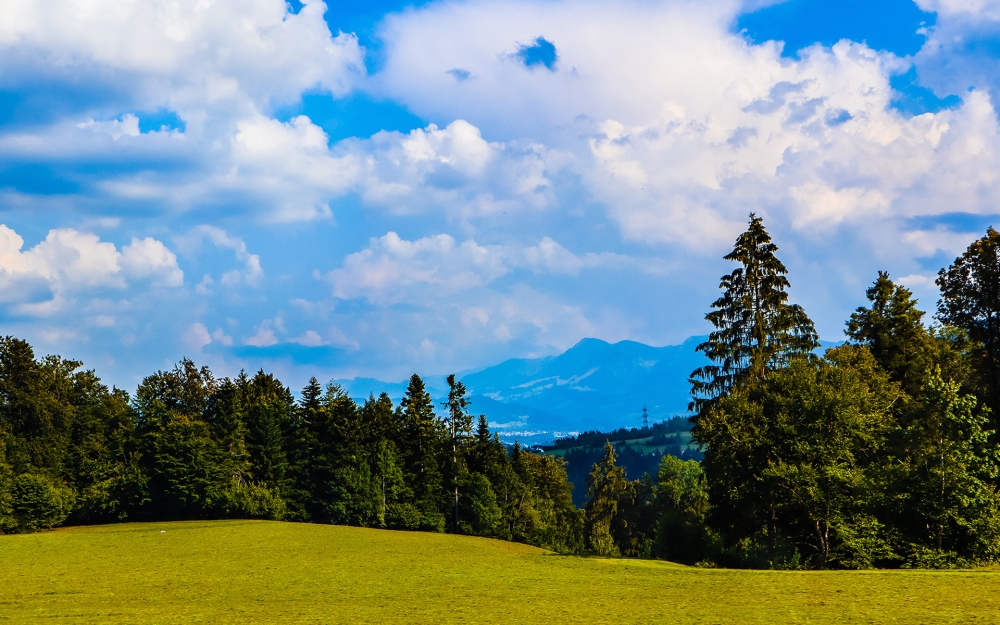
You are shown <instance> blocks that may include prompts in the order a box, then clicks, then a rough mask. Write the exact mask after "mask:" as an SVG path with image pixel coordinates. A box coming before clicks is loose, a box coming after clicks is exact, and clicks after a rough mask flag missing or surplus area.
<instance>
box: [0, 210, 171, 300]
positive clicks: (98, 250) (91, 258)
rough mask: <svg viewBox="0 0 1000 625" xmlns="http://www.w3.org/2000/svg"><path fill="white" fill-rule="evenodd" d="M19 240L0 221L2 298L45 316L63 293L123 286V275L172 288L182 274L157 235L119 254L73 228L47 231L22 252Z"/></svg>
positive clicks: (22, 241) (63, 297) (114, 249)
mask: <svg viewBox="0 0 1000 625" xmlns="http://www.w3.org/2000/svg"><path fill="white" fill-rule="evenodd" d="M23 246H24V239H23V238H22V237H21V236H20V235H18V234H17V233H16V232H14V231H13V230H12V229H10V228H9V227H7V226H5V225H2V224H0V283H2V285H3V288H4V291H5V294H4V298H3V299H4V301H7V302H12V303H13V302H17V303H19V304H20V310H21V311H22V312H26V313H29V314H50V313H52V312H54V311H55V310H57V309H59V308H60V307H61V306H63V305H64V304H65V303H66V301H67V299H66V298H67V297H68V296H72V295H74V294H81V293H85V292H87V291H95V290H100V289H115V290H121V289H124V288H126V286H127V284H126V281H125V278H126V277H128V278H130V279H133V280H145V279H149V280H150V281H151V282H152V283H153V284H163V285H166V286H177V285H180V284H181V283H182V282H183V278H184V274H183V272H181V270H180V268H179V267H178V266H177V259H176V257H175V256H174V255H173V253H172V252H171V251H170V250H168V249H167V248H166V247H165V246H164V245H163V243H161V242H160V241H157V240H156V239H152V238H146V239H143V240H141V241H140V240H138V239H133V240H132V243H131V244H130V245H126V246H124V247H123V248H122V251H121V252H119V251H118V250H117V248H116V247H115V245H114V244H113V243H108V242H102V241H101V240H100V238H99V237H98V236H97V235H95V234H89V233H82V232H78V231H76V230H74V229H72V228H60V229H55V230H50V231H49V233H48V235H47V236H46V237H45V240H43V241H41V242H40V243H38V244H37V245H35V246H34V247H32V248H30V249H28V250H26V251H23V252H22V251H21V248H22V247H23Z"/></svg>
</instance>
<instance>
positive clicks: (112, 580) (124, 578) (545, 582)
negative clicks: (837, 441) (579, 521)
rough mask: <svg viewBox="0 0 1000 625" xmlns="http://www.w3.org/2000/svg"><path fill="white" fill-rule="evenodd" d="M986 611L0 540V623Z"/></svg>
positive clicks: (461, 541) (330, 531)
mask: <svg viewBox="0 0 1000 625" xmlns="http://www.w3.org/2000/svg"><path fill="white" fill-rule="evenodd" d="M49 622H59V623H138V624H146V623H164V624H166V623H170V624H175V623H212V624H222V623H240V624H246V623H529V622H530V623H748V624H753V623H838V624H839V623H906V624H917V623H1000V571H995V570H977V571H947V572H941V571H934V572H931V571H862V572H846V571H836V572H778V571H732V570H707V569H695V568H687V567H682V566H678V565H674V564H669V563H666V562H653V561H636V560H617V559H600V558H578V557H564V556H557V555H553V554H549V553H546V552H544V551H542V550H540V549H535V548H533V547H527V546H524V545H517V544H513V543H506V542H501V541H492V540H485V539H477V538H468V537H461V536H446V535H437V534H423V533H404V532H391V531H381V530H368V529H358V528H349V527H336V526H324V525H308V524H293V523H274V522H263V521H215V522H188V523H148V524H147V523H137V524H127V525H112V526H100V527H81V528H69V529H62V530H57V531H54V532H48V533H42V534H31V535H19V536H3V537H0V623H49Z"/></svg>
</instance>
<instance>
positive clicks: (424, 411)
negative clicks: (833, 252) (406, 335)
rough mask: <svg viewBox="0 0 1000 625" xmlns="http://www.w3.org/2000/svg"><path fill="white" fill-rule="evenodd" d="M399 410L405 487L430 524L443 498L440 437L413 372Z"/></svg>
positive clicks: (421, 385)
mask: <svg viewBox="0 0 1000 625" xmlns="http://www.w3.org/2000/svg"><path fill="white" fill-rule="evenodd" d="M400 408H401V409H402V410H401V415H400V416H401V418H402V441H401V442H402V443H403V449H402V451H403V454H404V458H405V463H406V473H407V478H408V480H409V484H408V485H409V487H410V488H411V490H412V492H413V494H414V497H415V502H414V503H416V504H417V505H418V507H420V508H421V510H422V511H423V513H424V515H425V516H426V517H427V522H431V523H434V522H435V521H433V520H432V519H433V518H434V517H435V516H436V515H439V514H440V513H439V507H440V505H441V504H442V503H443V502H442V500H443V499H444V487H443V486H444V485H443V484H442V475H441V466H440V462H439V454H440V452H441V443H442V442H443V441H442V439H443V438H444V437H443V436H442V435H443V432H442V427H441V422H440V421H439V420H438V418H437V416H436V415H435V414H434V404H433V402H432V401H431V396H430V394H429V393H428V392H427V390H426V387H425V386H424V381H423V380H422V379H420V376H419V375H417V374H416V373H414V374H413V375H412V376H411V377H410V383H409V385H408V386H407V387H406V394H405V395H404V396H403V400H402V402H401V403H400ZM442 518H443V517H442Z"/></svg>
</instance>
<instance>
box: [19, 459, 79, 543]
mask: <svg viewBox="0 0 1000 625" xmlns="http://www.w3.org/2000/svg"><path fill="white" fill-rule="evenodd" d="M11 492H12V495H13V497H12V503H13V506H12V508H13V510H12V511H13V517H14V522H15V523H16V529H17V531H19V532H34V531H37V530H41V529H51V528H53V527H56V526H58V525H61V524H62V522H63V521H65V520H66V517H68V516H69V514H70V512H72V510H73V502H74V494H73V491H72V489H70V488H68V487H67V486H65V485H64V484H59V483H58V482H56V481H54V480H52V479H51V478H49V477H46V476H44V475H33V474H31V473H24V474H21V475H19V476H17V477H15V478H14V483H13V488H12V489H11Z"/></svg>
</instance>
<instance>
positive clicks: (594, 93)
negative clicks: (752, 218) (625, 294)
mask: <svg viewBox="0 0 1000 625" xmlns="http://www.w3.org/2000/svg"><path fill="white" fill-rule="evenodd" d="M952 4H954V5H955V6H958V5H957V4H955V3H950V4H949V6H951V5H952ZM976 6H979V5H976ZM983 6H985V5H983ZM738 9H739V5H738V4H737V3H726V2H720V3H691V2H683V1H682V2H671V3H643V2H626V3H617V4H616V5H615V7H614V8H613V9H612V8H610V7H609V5H607V4H606V3H600V2H565V1H564V2H559V1H557V2H547V3H535V2H520V1H490V2H474V3H437V4H433V5H429V6H427V7H424V8H422V9H419V10H416V11H409V12H406V13H402V14H397V15H394V16H391V17H390V18H389V19H388V20H387V21H386V23H385V26H384V31H383V35H384V37H385V38H386V66H385V70H384V71H383V72H382V73H381V74H380V75H379V76H378V77H377V80H378V81H379V82H378V84H379V86H380V88H381V89H382V91H383V92H384V93H386V94H390V95H392V96H394V97H397V98H399V99H400V100H402V101H403V102H405V103H406V104H407V105H409V106H410V107H412V108H413V109H414V110H416V111H417V112H418V113H420V114H423V115H425V116H428V117H432V118H445V119H447V118H458V119H468V120H469V121H470V122H471V123H473V124H475V125H476V126H477V127H479V128H481V129H483V133H484V134H485V135H487V136H493V137H499V138H503V139H504V140H505V141H507V140H508V138H514V137H523V136H530V137H532V138H533V139H534V140H535V141H541V143H542V144H543V145H544V146H545V147H543V148H541V150H542V152H543V153H545V152H551V153H559V154H572V155H573V156H572V157H568V158H567V159H566V160H565V161H564V162H565V165H564V167H568V168H569V169H570V170H571V171H573V172H574V173H575V174H577V175H578V176H579V177H580V180H581V182H582V183H583V187H584V188H585V189H586V193H587V194H591V195H592V196H593V197H595V198H596V199H597V200H599V201H600V203H601V204H602V205H603V206H604V207H605V209H606V211H607V214H608V215H609V216H610V217H611V218H612V219H614V220H615V222H616V223H617V224H618V225H619V227H620V229H621V233H622V234H623V235H624V237H626V238H627V239H633V240H640V241H646V242H650V243H670V244H681V245H683V246H685V247H688V248H694V249H697V250H702V251H710V252H711V253H714V252H715V251H717V250H718V249H721V248H722V247H723V246H725V245H726V244H727V243H728V242H729V241H731V240H732V238H733V236H735V234H736V233H737V232H738V231H739V230H740V229H741V228H742V224H743V221H744V218H745V215H746V213H747V212H749V211H750V210H757V211H758V212H766V213H767V214H769V215H770V216H771V217H772V218H774V217H779V218H780V219H781V220H782V222H784V223H790V224H792V225H793V227H795V228H800V229H810V230H813V231H815V230H817V229H819V230H823V229H827V230H828V229H831V228H841V227H855V226H856V225H857V224H859V223H860V222H861V221H867V220H871V219H872V218H876V219H878V218H884V219H893V218H898V217H910V216H915V215H932V214H937V213H939V212H941V210H942V208H941V207H942V206H946V205H947V206H949V209H950V210H960V211H965V212H972V213H987V212H992V211H993V210H994V207H995V206H996V205H997V201H998V200H1000V188H998V186H997V182H998V181H997V177H996V175H995V174H994V173H993V172H995V171H996V164H995V154H996V149H997V147H998V146H1000V132H998V131H997V128H996V114H995V110H994V107H993V105H992V103H991V102H990V100H989V98H987V97H985V94H983V93H980V92H973V93H966V91H965V89H964V87H963V89H962V91H961V93H963V94H964V98H965V102H964V104H963V105H962V106H961V107H960V108H959V109H957V110H943V111H940V112H938V113H936V114H925V115H921V116H917V117H912V118H909V117H907V116H905V115H903V114H901V113H899V112H898V111H896V110H894V109H893V108H891V106H890V104H891V102H892V100H893V98H894V97H895V95H894V93H893V91H892V89H891V87H890V84H889V77H890V75H891V74H893V73H896V72H900V71H905V70H906V68H907V63H906V62H905V61H903V60H900V59H898V58H896V57H894V56H893V55H891V54H888V53H877V52H875V51H873V50H871V49H869V48H867V47H866V46H864V45H863V44H857V43H852V42H849V41H841V42H840V43H838V44H837V45H835V46H833V47H832V48H822V47H819V46H815V47H813V48H810V49H808V50H806V51H804V52H802V53H801V55H800V56H801V58H800V59H799V60H790V59H787V58H782V57H781V56H780V50H779V48H778V47H777V45H776V44H773V43H764V44H762V45H749V44H748V43H747V42H746V41H745V40H744V39H743V38H742V37H741V36H740V35H736V34H732V33H731V32H730V30H729V29H730V24H731V21H732V19H733V17H734V15H735V13H736V11H737V10H738ZM977 10H978V9H977ZM983 10H986V9H983ZM988 12H989V11H987V13H988ZM539 33H541V34H544V36H545V37H546V38H547V39H548V40H550V41H552V42H554V44H555V46H556V48H557V50H558V53H559V59H560V61H559V67H558V68H557V70H558V71H554V72H532V71H529V70H527V69H526V68H524V67H523V66H521V65H520V64H518V63H516V62H513V61H511V59H510V58H509V56H507V53H508V52H509V49H510V48H511V46H513V45H514V43H515V42H517V41H526V40H530V39H531V38H532V37H534V36H537V35H538V34H539ZM418 50H419V51H420V52H419V54H418V53H417V51H418ZM993 65H995V63H994V64H993ZM990 66H991V67H992V65H990ZM454 67H462V68H464V69H466V70H467V71H469V72H471V74H472V75H474V76H475V77H476V78H475V80H471V79H470V80H466V81H461V82H459V81H455V80H454V78H453V77H452V76H450V75H448V74H447V71H448V70H449V69H450V68H454ZM566 191H567V190H566V189H563V193H565V192H566Z"/></svg>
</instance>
